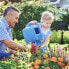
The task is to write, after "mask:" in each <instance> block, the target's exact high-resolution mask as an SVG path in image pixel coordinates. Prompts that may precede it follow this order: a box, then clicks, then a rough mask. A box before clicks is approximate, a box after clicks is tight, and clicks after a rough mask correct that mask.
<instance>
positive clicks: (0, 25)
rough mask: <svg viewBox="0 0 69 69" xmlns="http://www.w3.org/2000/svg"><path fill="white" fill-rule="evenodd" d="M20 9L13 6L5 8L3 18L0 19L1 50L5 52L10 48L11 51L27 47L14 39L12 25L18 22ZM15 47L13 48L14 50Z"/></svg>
mask: <svg viewBox="0 0 69 69" xmlns="http://www.w3.org/2000/svg"><path fill="white" fill-rule="evenodd" d="M18 19H19V10H18V9H17V8H15V7H13V6H9V7H7V8H5V10H4V13H3V16H2V18H1V19H0V52H1V53H4V52H5V50H6V48H8V50H9V52H10V53H14V50H16V49H21V50H24V49H27V47H25V46H22V45H20V44H18V43H16V42H14V41H13V40H12V33H11V27H14V26H15V24H16V23H18ZM12 49H13V50H12Z"/></svg>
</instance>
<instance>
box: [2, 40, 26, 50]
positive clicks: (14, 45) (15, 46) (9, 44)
mask: <svg viewBox="0 0 69 69" xmlns="http://www.w3.org/2000/svg"><path fill="white" fill-rule="evenodd" d="M2 42H3V43H4V44H5V45H6V46H7V47H8V48H11V49H13V50H17V49H20V50H25V49H27V47H25V46H22V45H20V44H18V43H16V42H14V41H13V40H11V39H6V40H2Z"/></svg>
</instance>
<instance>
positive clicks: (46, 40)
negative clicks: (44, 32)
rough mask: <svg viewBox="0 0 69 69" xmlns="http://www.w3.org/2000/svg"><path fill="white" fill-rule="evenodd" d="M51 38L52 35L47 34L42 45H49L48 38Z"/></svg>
mask: <svg viewBox="0 0 69 69" xmlns="http://www.w3.org/2000/svg"><path fill="white" fill-rule="evenodd" d="M49 39H50V35H48V36H47V38H46V39H45V41H44V42H43V44H42V45H41V47H45V46H46V45H47V42H48V40H49Z"/></svg>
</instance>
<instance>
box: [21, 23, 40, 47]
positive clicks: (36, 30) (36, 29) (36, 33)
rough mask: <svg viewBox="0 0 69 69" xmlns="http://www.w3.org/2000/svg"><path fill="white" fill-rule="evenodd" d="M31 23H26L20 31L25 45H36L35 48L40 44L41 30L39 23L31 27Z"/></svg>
mask: <svg viewBox="0 0 69 69" xmlns="http://www.w3.org/2000/svg"><path fill="white" fill-rule="evenodd" d="M32 24H33V23H28V24H27V25H26V27H25V28H24V29H23V30H22V32H23V36H24V39H25V41H26V43H27V44H28V43H29V42H32V43H36V46H39V45H40V44H41V40H40V39H41V30H40V23H36V25H37V26H31V25H32Z"/></svg>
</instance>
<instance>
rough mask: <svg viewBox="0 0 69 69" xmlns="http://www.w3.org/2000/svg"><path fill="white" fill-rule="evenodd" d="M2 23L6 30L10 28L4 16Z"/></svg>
mask: <svg viewBox="0 0 69 69" xmlns="http://www.w3.org/2000/svg"><path fill="white" fill-rule="evenodd" d="M1 21H2V22H3V23H4V24H5V26H6V28H8V27H9V25H8V23H7V21H6V20H5V18H4V17H3V16H2V18H1Z"/></svg>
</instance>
